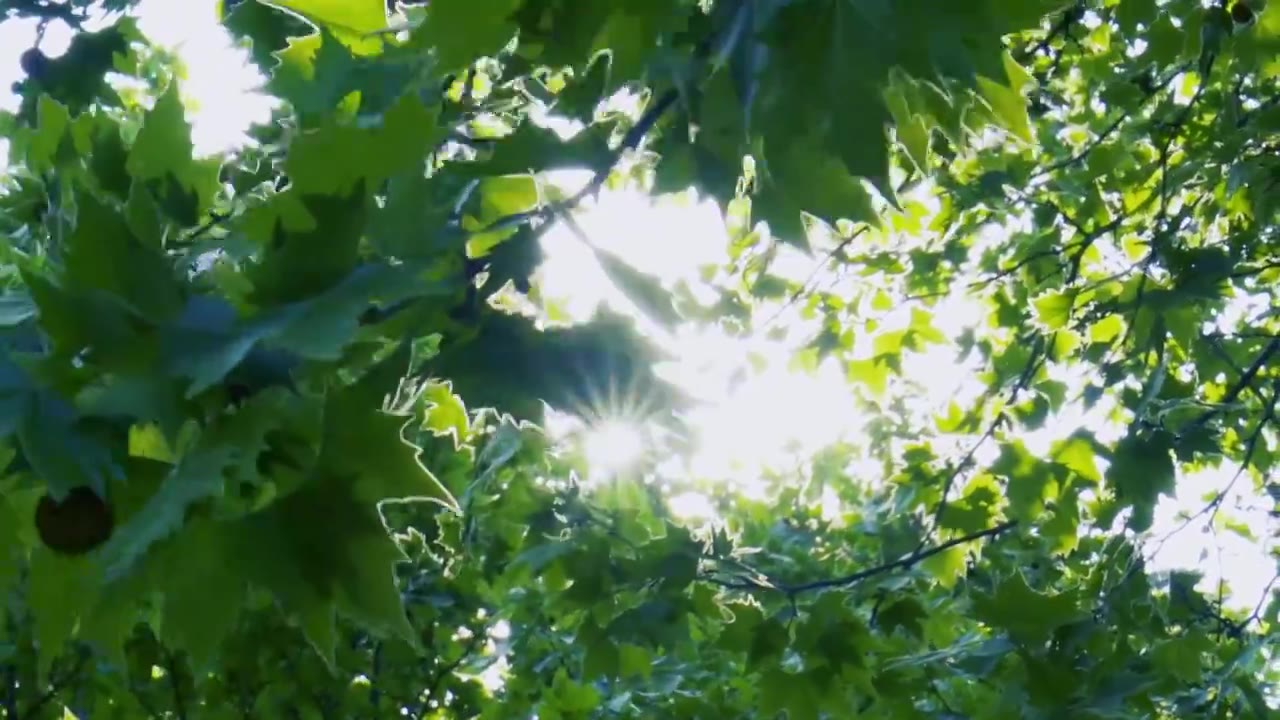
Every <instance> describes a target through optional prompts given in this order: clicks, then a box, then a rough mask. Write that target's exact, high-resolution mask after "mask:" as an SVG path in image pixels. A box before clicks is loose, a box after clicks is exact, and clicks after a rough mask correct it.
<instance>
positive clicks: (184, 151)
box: [126, 82, 193, 180]
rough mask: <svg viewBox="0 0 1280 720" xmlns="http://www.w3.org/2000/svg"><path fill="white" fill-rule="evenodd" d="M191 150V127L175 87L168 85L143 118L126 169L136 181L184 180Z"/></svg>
mask: <svg viewBox="0 0 1280 720" xmlns="http://www.w3.org/2000/svg"><path fill="white" fill-rule="evenodd" d="M192 150H193V145H192V144H191V126H190V125H189V124H187V118H186V110H185V109H184V108H183V105H182V98H181V96H180V95H179V93H178V83H176V82H171V83H169V87H168V88H167V89H166V90H165V92H164V93H163V94H162V95H160V97H158V98H156V103H155V105H154V106H152V108H151V109H150V110H149V111H147V114H146V117H145V118H143V121H142V129H141V130H139V131H138V136H137V137H136V138H134V141H133V146H132V147H131V148H129V160H128V163H127V165H126V167H127V168H128V171H129V174H130V175H132V176H134V177H135V178H137V179H139V180H152V179H163V178H164V177H166V176H167V175H170V174H172V175H174V176H176V177H178V178H179V179H183V178H185V177H186V175H187V172H188V171H189V169H190V167H191V153H192Z"/></svg>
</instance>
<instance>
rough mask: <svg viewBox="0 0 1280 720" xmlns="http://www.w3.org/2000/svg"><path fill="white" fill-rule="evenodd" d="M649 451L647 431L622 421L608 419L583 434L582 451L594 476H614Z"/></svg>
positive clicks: (597, 477)
mask: <svg viewBox="0 0 1280 720" xmlns="http://www.w3.org/2000/svg"><path fill="white" fill-rule="evenodd" d="M646 450H647V446H646V443H645V437H644V432H643V431H642V430H641V429H640V428H639V427H637V426H635V425H632V424H631V423H627V422H624V421H621V420H605V421H603V422H602V423H600V424H599V425H597V426H596V427H592V428H589V429H588V430H587V431H586V433H585V434H584V435H583V437H582V453H583V455H584V457H585V459H586V461H587V475H588V477H589V478H591V479H604V478H608V477H612V476H614V475H616V474H618V473H620V472H623V471H625V470H627V469H628V468H631V467H633V466H635V465H636V463H638V462H639V461H640V459H641V458H643V457H644V455H645V451H646Z"/></svg>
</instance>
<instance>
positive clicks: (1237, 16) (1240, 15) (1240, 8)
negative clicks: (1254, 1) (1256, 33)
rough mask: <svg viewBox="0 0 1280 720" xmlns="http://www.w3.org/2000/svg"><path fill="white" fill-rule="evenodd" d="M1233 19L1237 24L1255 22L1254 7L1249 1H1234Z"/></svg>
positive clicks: (1232, 8) (1232, 6) (1232, 7)
mask: <svg viewBox="0 0 1280 720" xmlns="http://www.w3.org/2000/svg"><path fill="white" fill-rule="evenodd" d="M1231 19H1232V20H1233V21H1234V22H1235V24H1237V25H1248V24H1249V23H1251V22H1253V8H1251V7H1249V3H1245V2H1237V3H1234V4H1232V5H1231Z"/></svg>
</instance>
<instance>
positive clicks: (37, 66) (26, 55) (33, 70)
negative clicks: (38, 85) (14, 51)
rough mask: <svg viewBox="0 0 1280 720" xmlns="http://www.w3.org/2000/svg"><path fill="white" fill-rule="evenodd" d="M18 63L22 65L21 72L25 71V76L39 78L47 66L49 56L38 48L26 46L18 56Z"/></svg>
mask: <svg viewBox="0 0 1280 720" xmlns="http://www.w3.org/2000/svg"><path fill="white" fill-rule="evenodd" d="M18 64H19V65H20V66H21V67H22V72H24V73H26V75H27V77H29V78H31V79H33V80H39V79H40V78H41V77H43V76H44V71H45V70H46V69H47V68H48V67H49V57H48V56H47V55H45V54H44V51H42V50H41V49H40V48H34V47H33V48H28V49H27V50H26V51H25V52H23V53H22V55H21V56H20V57H19V58H18Z"/></svg>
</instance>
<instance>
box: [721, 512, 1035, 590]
mask: <svg viewBox="0 0 1280 720" xmlns="http://www.w3.org/2000/svg"><path fill="white" fill-rule="evenodd" d="M1017 525H1018V521H1017V520H1008V521H1006V522H1002V523H1000V524H999V525H996V526H994V527H989V528H987V529H985V530H979V531H978V532H973V533H969V534H968V535H963V536H961V537H957V538H952V539H950V540H948V541H946V542H944V543H939V544H937V545H933V546H931V547H924V548H917V549H916V550H915V551H914V552H912V553H910V554H908V555H905V556H903V557H901V558H898V559H897V560H894V561H892V562H887V563H884V564H882V565H876V566H875V567H870V568H866V569H863V570H859V571H857V572H853V573H849V574H848V575H842V576H839V577H834V578H826V579H823V580H813V581H810V582H806V583H800V584H796V585H790V584H787V583H780V582H775V581H772V580H769V579H754V578H752V579H744V578H741V577H740V578H738V579H736V580H728V579H725V578H717V577H713V576H703V578H702V579H703V580H705V581H706V582H709V583H712V584H714V585H718V586H720V587H723V588H728V589H730V590H758V591H773V592H779V593H783V594H784V595H787V596H791V597H794V596H796V595H799V594H800V593H806V592H813V591H815V590H829V589H833V588H843V587H848V586H849V585H853V584H855V583H858V582H861V581H863V580H866V579H868V578H872V577H876V576H877V575H883V574H885V573H889V572H892V571H894V570H907V569H910V568H912V567H914V566H915V565H916V564H918V563H920V562H922V561H924V560H927V559H929V558H931V557H933V556H934V555H937V554H939V553H943V552H946V551H947V550H950V549H951V548H953V547H956V546H958V545H964V544H966V543H971V542H974V541H975V540H981V539H983V538H988V537H996V536H998V535H1000V534H1002V533H1005V532H1007V531H1009V530H1011V529H1013V528H1014V527H1017ZM760 577H762V578H764V577H765V576H763V575H761V576H760Z"/></svg>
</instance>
